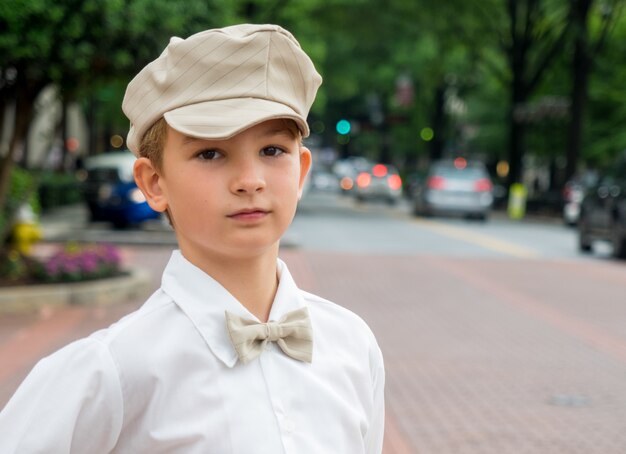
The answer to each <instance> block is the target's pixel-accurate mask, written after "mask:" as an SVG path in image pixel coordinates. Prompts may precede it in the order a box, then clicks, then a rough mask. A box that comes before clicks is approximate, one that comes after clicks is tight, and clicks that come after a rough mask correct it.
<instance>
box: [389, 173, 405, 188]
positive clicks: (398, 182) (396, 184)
mask: <svg viewBox="0 0 626 454" xmlns="http://www.w3.org/2000/svg"><path fill="white" fill-rule="evenodd" d="M387 184H388V185H389V187H390V188H391V189H393V190H394V191H397V190H398V189H400V188H401V187H402V178H400V175H389V177H388V178H387Z"/></svg>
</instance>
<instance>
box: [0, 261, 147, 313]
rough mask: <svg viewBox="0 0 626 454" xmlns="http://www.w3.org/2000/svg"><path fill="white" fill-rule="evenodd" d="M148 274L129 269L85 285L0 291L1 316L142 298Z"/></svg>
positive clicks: (35, 286) (74, 284)
mask: <svg viewBox="0 0 626 454" xmlns="http://www.w3.org/2000/svg"><path fill="white" fill-rule="evenodd" d="M150 285H151V282H150V275H149V274H148V273H147V272H146V271H144V270H137V269H133V270H130V273H129V275H127V276H119V277H112V278H107V279H98V280H93V281H88V282H75V283H64V284H42V285H28V286H19V287H5V288H0V315H2V314H18V313H19V314H23V313H30V312H37V311H39V310H41V309H42V308H43V307H58V306H67V305H93V306H104V305H110V304H116V303H121V302H124V301H128V300H129V299H132V298H139V297H144V296H145V294H146V293H147V292H148V291H149V290H150Z"/></svg>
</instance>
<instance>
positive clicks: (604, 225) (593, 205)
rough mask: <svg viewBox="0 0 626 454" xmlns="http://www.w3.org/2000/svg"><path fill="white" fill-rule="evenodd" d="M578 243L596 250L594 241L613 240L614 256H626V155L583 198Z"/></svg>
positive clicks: (583, 250) (584, 250)
mask: <svg viewBox="0 0 626 454" xmlns="http://www.w3.org/2000/svg"><path fill="white" fill-rule="evenodd" d="M578 239H579V241H578V244H579V248H580V250H581V251H582V252H588V251H591V250H592V247H593V241H595V240H604V241H609V242H610V243H611V244H612V245H613V256H614V257H617V258H620V259H626V157H624V158H623V159H621V160H619V161H618V162H617V163H616V165H614V166H612V167H611V168H610V169H608V170H607V171H606V172H605V173H604V175H603V176H602V177H601V178H600V180H599V182H598V184H597V185H595V186H594V187H592V188H591V189H589V191H587V194H586V196H585V198H584V199H583V202H582V206H581V211H580V218H579V220H578Z"/></svg>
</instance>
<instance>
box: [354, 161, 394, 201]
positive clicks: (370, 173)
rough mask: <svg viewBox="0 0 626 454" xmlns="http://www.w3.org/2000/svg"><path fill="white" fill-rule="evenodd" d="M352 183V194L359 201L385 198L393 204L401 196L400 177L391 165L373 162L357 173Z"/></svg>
mask: <svg viewBox="0 0 626 454" xmlns="http://www.w3.org/2000/svg"><path fill="white" fill-rule="evenodd" d="M355 182H356V184H355V185H354V196H355V197H356V199H357V200H358V201H359V202H363V201H365V200H375V199H378V200H385V201H387V202H388V203H390V204H394V203H396V202H397V201H398V199H400V197H402V178H400V175H399V173H398V169H396V168H395V167H394V166H392V165H388V164H374V165H373V166H371V167H370V168H368V169H367V170H362V171H361V172H359V173H358V175H357V176H356V180H355Z"/></svg>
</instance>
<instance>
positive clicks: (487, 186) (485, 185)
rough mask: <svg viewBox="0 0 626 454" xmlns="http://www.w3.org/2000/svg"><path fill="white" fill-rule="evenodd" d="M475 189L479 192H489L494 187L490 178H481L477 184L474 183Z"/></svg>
mask: <svg viewBox="0 0 626 454" xmlns="http://www.w3.org/2000/svg"><path fill="white" fill-rule="evenodd" d="M474 189H475V190H476V191H478V192H487V191H491V190H492V189H493V185H492V184H491V181H489V179H488V178H481V179H480V180H476V183H474Z"/></svg>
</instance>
